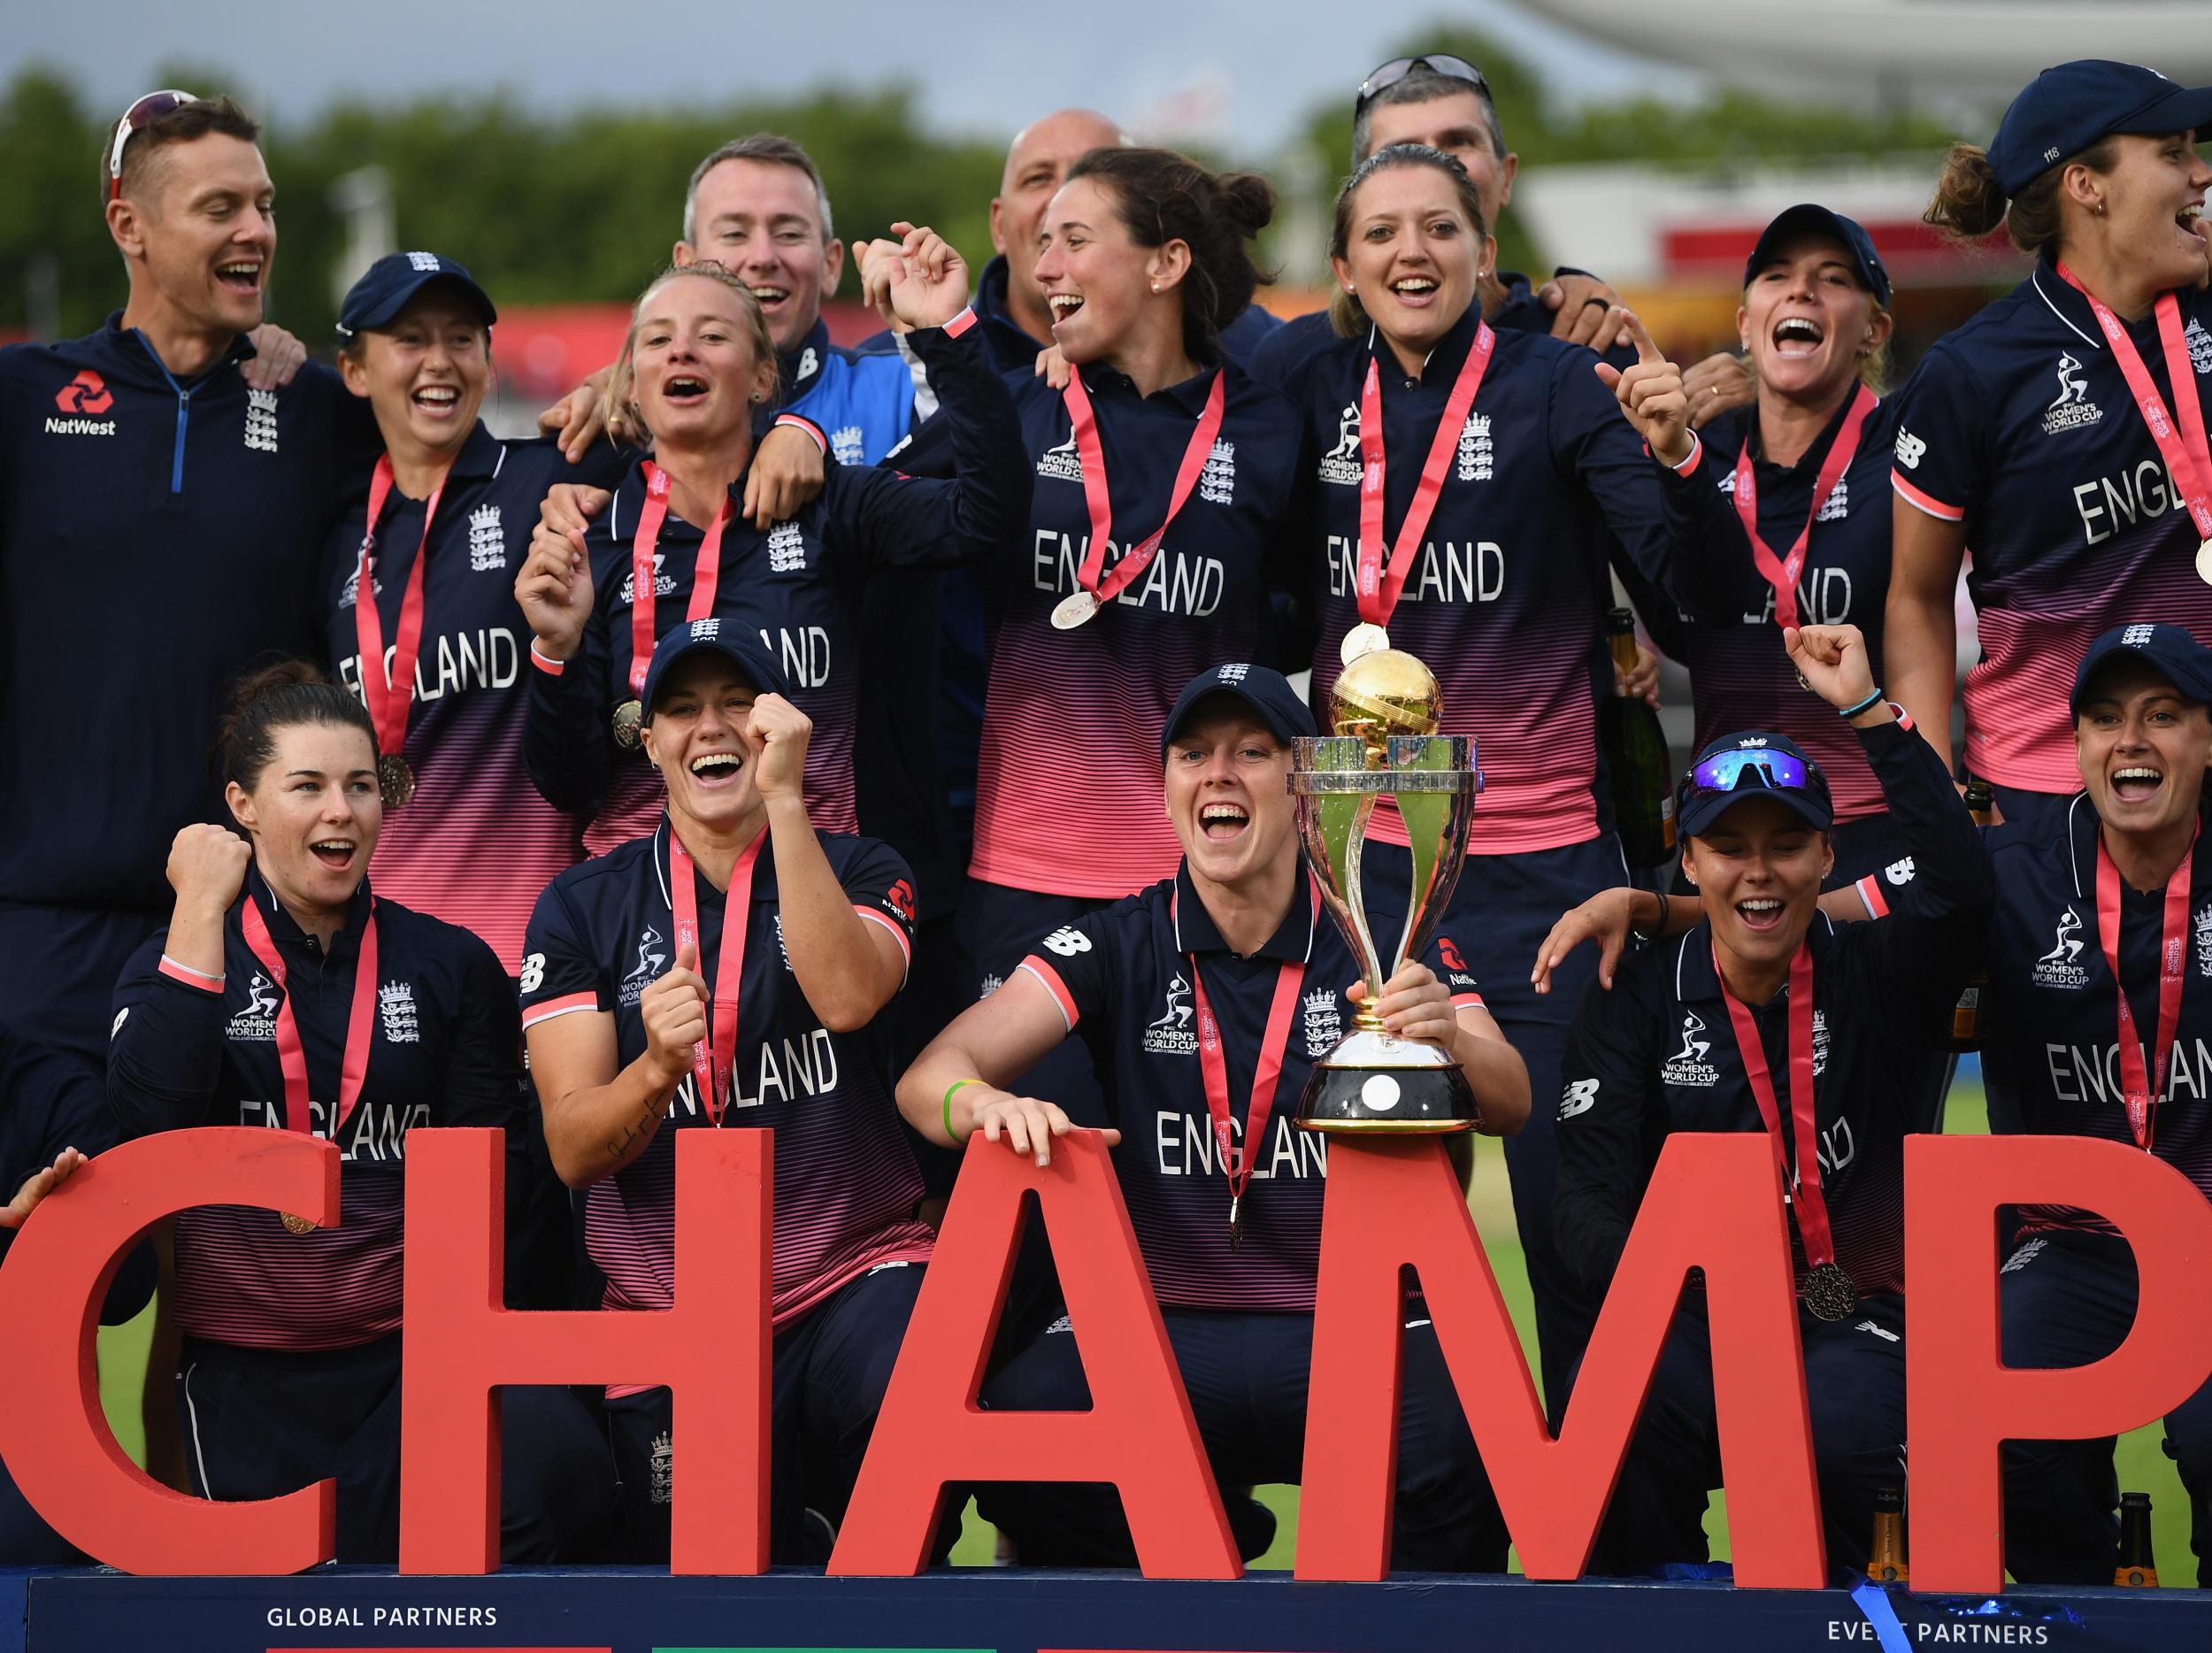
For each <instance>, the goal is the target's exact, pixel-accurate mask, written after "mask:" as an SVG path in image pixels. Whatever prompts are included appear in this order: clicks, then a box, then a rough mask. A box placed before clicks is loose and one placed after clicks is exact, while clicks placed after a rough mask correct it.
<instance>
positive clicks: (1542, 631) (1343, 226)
mask: <svg viewBox="0 0 2212 1653" xmlns="http://www.w3.org/2000/svg"><path fill="white" fill-rule="evenodd" d="M1331 251H1332V255H1333V258H1332V262H1333V267H1334V270H1335V273H1336V277H1337V281H1338V284H1339V286H1340V288H1341V289H1342V290H1341V291H1340V293H1339V294H1338V295H1337V297H1336V301H1335V319H1336V323H1337V330H1338V332H1339V333H1340V334H1343V335H1344V336H1343V337H1341V338H1340V339H1339V340H1338V341H1337V342H1335V343H1334V344H1333V345H1331V346H1330V347H1328V348H1327V349H1325V350H1320V351H1317V353H1316V354H1315V355H1313V356H1312V357H1310V358H1309V359H1308V360H1307V361H1305V362H1304V363H1303V364H1302V365H1300V367H1299V368H1298V370H1297V371H1296V372H1294V373H1293V375H1292V376H1291V378H1290V380H1289V381H1288V382H1287V383H1286V386H1285V389H1286V392H1287V393H1288V394H1289V395H1290V396H1291V398H1292V399H1293V400H1294V401H1295V402H1297V403H1298V404H1299V405H1300V407H1301V408H1302V411H1304V414H1305V416H1306V419H1307V434H1308V437H1309V440H1310V442H1311V443H1312V444H1313V445H1314V446H1315V448H1316V450H1317V453H1318V456H1319V457H1318V477H1317V488H1316V490H1315V507H1314V511H1313V513H1312V527H1311V528H1310V536H1311V537H1310V565H1309V570H1308V573H1307V575H1306V588H1307V591H1308V594H1309V596H1310V606H1311V611H1312V615H1313V618H1314V619H1317V622H1318V625H1319V636H1318V639H1317V646H1316V648H1315V650H1314V654H1313V689H1312V700H1313V703H1314V705H1315V706H1316V707H1323V706H1326V705H1327V704H1328V703H1329V701H1330V696H1331V695H1332V692H1333V688H1334V687H1335V684H1336V680H1337V677H1338V674H1339V673H1340V672H1341V671H1342V670H1343V669H1344V667H1345V665H1346V664H1347V663H1348V662H1349V661H1351V660H1353V659H1356V657H1359V656H1360V655H1362V654H1363V653H1366V652H1368V651H1370V650H1374V649H1376V648H1379V647H1382V646H1385V645H1386V643H1394V644H1396V645H1397V646H1398V647H1400V648H1402V649H1406V650H1410V651H1411V652H1412V653H1413V654H1415V655H1417V656H1419V657H1420V658H1421V659H1422V660H1424V661H1425V662H1426V663H1427V664H1428V665H1430V666H1431V667H1432V668H1433V670H1434V671H1435V673H1436V675H1437V677H1438V679H1439V680H1440V683H1441V688H1442V696H1443V703H1444V707H1445V716H1444V722H1443V727H1444V729H1445V730H1446V732H1447V733H1448V734H1459V735H1472V736H1474V737H1476V738H1477V741H1478V742H1479V753H1480V760H1481V767H1482V772H1483V792H1482V798H1481V803H1480V805H1479V808H1478V809H1477V811H1476V813H1475V819H1474V827H1473V832H1472V836H1471V841H1470V843H1469V855H1468V858H1467V862H1466V865H1465V866H1464V867H1463V870H1462V876H1461V878H1460V880H1459V887H1458V896H1457V898H1456V901H1455V904H1454V906H1453V908H1452V909H1451V911H1448V912H1447V913H1446V914H1445V916H1444V926H1445V928H1446V930H1447V931H1448V932H1452V933H1455V934H1461V935H1462V936H1463V941H1464V942H1465V944H1466V946H1467V948H1468V951H1467V955H1466V957H1467V961H1468V963H1469V965H1471V969H1472V973H1473V974H1474V976H1475V977H1476V979H1477V980H1479V981H1480V982H1481V983H1482V987H1483V991H1484V993H1485V995H1486V998H1487V1000H1488V1002H1489V1004H1490V1009H1491V1011H1492V1013H1493V1014H1494V1016H1496V1018H1497V1019H1498V1021H1499V1024H1500V1025H1501V1026H1502V1027H1503V1028H1504V1030H1505V1033H1506V1034H1507V1036H1508V1037H1509V1039H1510V1040H1511V1041H1512V1042H1513V1045H1514V1047H1515V1049H1517V1050H1519V1051H1520V1053H1521V1054H1522V1056H1523V1057H1525V1059H1526V1061H1527V1064H1528V1071H1529V1076H1530V1079H1531V1081H1532V1084H1533V1086H1534V1087H1535V1089H1536V1091H1537V1093H1538V1094H1539V1095H1540V1096H1547V1097H1548V1096H1553V1095H1555V1094H1556V1090H1557V1086H1558V1081H1559V1059H1560V1054H1561V1049H1562V1046H1563V1041H1564V1038H1565V1034H1566V1026H1565V1022H1566V1018H1567V1014H1568V1011H1569V1010H1570V1009H1571V1005H1572V1003H1573V999H1572V996H1565V997H1563V998H1560V999H1554V1000H1549V1001H1547V1000H1543V999H1540V998H1539V997H1537V996H1535V995H1534V994H1533V993H1532V992H1531V991H1530V989H1529V988H1528V986H1527V984H1526V980H1525V975H1526V965H1525V959H1526V958H1527V957H1528V954H1529V951H1530V950H1531V949H1532V947H1533V946H1534V944H1535V942H1536V940H1537V938H1538V937H1540V936H1541V935H1542V934H1544V931H1545V929H1546V928H1547V927H1548V926H1549V925H1550V923H1551V921H1552V919H1554V918H1555V917H1556V915H1557V914H1558V912H1559V911H1562V910H1563V908H1566V907H1571V906H1573V905H1574V904H1575V903H1578V902H1579V901H1581V900H1582V899H1583V898H1584V897H1585V896H1588V895H1590V894H1592V893H1593V892H1594V891H1596V890H1598V889H1601V888H1609V887H1610V886H1612V885H1615V884H1617V883H1619V882H1620V881H1621V880H1622V876H1623V873H1624V864H1623V861H1622V858H1621V854H1620V850H1619V847H1618V844H1617V841H1616V840H1615V838H1614V836H1613V834H1612V832H1611V830H1610V826H1611V823H1610V820H1609V810H1608V808H1607V807H1606V805H1605V804H1604V803H1601V799H1603V798H1605V797H1606V796H1607V794H1608V786H1607V781H1606V777H1605V773H1604V770H1603V766H1602V765H1601V763H1600V762H1599V757H1598V742H1597V720H1598V707H1599V703H1600V699H1601V696H1604V695H1606V694H1608V693H1609V692H1611V690H1612V687H1613V667H1612V663H1611V659H1610V656H1609V652H1608V649H1607V642H1606V637H1605V634H1604V630H1603V627H1602V623H1601V622H1602V618H1603V612H1604V611H1605V610H1606V609H1607V608H1608V607H1609V606H1610V604H1611V595H1610V585H1609V580H1608V577H1607V560H1608V556H1609V550H1610V548H1611V547H1612V545H1613V544H1614V542H1616V541H1617V542H1618V544H1619V545H1620V546H1621V547H1622V548H1623V549H1624V550H1625V552H1626V554H1627V556H1628V557H1629V559H1630V560H1631V561H1632V563H1633V564H1634V565H1636V567H1637V568H1638V569H1639V570H1640V571H1641V572H1642V573H1644V574H1645V575H1646V576H1647V578H1649V579H1651V580H1658V579H1659V578H1660V576H1661V574H1662V573H1663V571H1664V565H1665V564H1666V563H1667V561H1668V560H1669V559H1668V557H1667V554H1666V550H1665V546H1666V544H1667V542H1668V534H1667V529H1666V526H1665V522H1664V508H1663V501H1662V499H1661V496H1660V489H1659V479H1658V478H1657V477H1656V476H1655V474H1654V467H1653V465H1652V464H1651V461H1650V460H1649V459H1648V458H1647V457H1646V456H1645V454H1644V452H1643V450H1642V449H1641V448H1640V445H1639V443H1638V442H1637V440H1636V438H1635V435H1634V434H1633V433H1632V432H1631V431H1630V430H1629V429H1628V428H1627V427H1626V426H1625V425H1624V423H1623V422H1622V419H1621V417H1620V412H1619V409H1618V407H1617V404H1616V403H1615V401H1614V398H1613V396H1612V395H1611V394H1610V392H1609V388H1608V384H1609V381H1605V380H1602V379H1601V373H1613V370H1611V369H1609V368H1602V367H1601V365H1600V364H1599V363H1598V361H1597V358H1595V357H1594V356H1593V355H1591V353H1590V352H1589V351H1587V350H1584V349H1583V348H1581V347H1580V346H1578V345H1570V344H1566V343H1564V342H1561V341H1560V340H1557V339H1555V338H1552V337H1550V336H1549V335H1548V334H1535V333H1523V332H1495V331H1494V330H1493V329H1492V328H1491V327H1489V326H1488V325H1487V324H1486V322H1485V321H1484V320H1483V319H1482V309H1481V305H1480V304H1479V302H1478V297H1477V294H1478V289H1479V287H1480V285H1481V284H1482V282H1483V281H1484V280H1485V279H1486V277H1487V276H1488V274H1489V273H1490V270H1491V266H1492V263H1493V260H1494V245H1493V243H1492V242H1491V241H1490V239H1489V236H1488V234H1487V233H1486V228H1485V226H1484V222H1483V217H1482V210H1481V203H1480V201H1479V197H1478V196H1477V194H1476V190H1475V187H1474V185H1473V183H1472V182H1471V181H1470V180H1469V178H1468V176H1467V173H1466V171H1465V169H1464V168H1463V166H1462V165H1460V163H1459V162H1458V161H1457V160H1455V158H1452V157H1451V156H1449V155H1447V154H1445V153H1444V152H1442V151H1441V150H1432V149H1429V148H1427V147H1425V146H1422V145H1417V144H1402V145H1397V146H1394V147H1392V148H1388V149H1385V150H1379V151H1377V153H1376V154H1375V155H1373V156H1372V157H1371V158H1369V159H1368V160H1367V161H1366V162H1365V163H1364V164H1363V165H1361V167H1360V168H1359V170H1358V171H1357V172H1356V173H1353V175H1352V177H1351V180H1350V181H1348V183H1347V184H1346V185H1345V187H1344V189H1343V191H1342V192H1341V193H1340V195H1339V196H1338V197H1337V206H1336V218H1335V225H1334V229H1333V236H1332V242H1331ZM1630 327H1631V330H1632V333H1631V336H1632V337H1634V338H1635V339H1636V340H1637V341H1638V342H1639V344H1638V348H1639V351H1640V354H1643V355H1647V356H1649V355H1654V354H1655V352H1654V351H1652V350H1651V348H1650V342H1649V340H1648V339H1647V338H1645V337H1644V335H1643V331H1642V328H1641V326H1640V324H1637V323H1636V322H1635V321H1634V320H1633V319H1631V322H1630ZM1613 376H1614V378H1616V379H1617V377H1618V374H1617V373H1615V374H1614V375H1613ZM1716 498H1717V496H1716ZM1717 514H1718V511H1717V508H1716V515H1717ZM1405 843H1406V837H1405V834H1404V833H1403V832H1402V830H1399V827H1398V821H1397V819H1396V817H1395V816H1394V814H1393V813H1392V811H1389V810H1383V811H1379V812H1378V814H1377V817H1376V821H1375V839H1374V842H1371V843H1370V844H1369V846H1368V850H1367V855H1366V866H1367V871H1368V873H1369V875H1370V878H1371V882H1372V884H1373V886H1374V888H1375V892H1376V896H1377V899H1378V902H1379V904H1388V903H1390V902H1391V900H1392V896H1390V894H1389V893H1387V891H1388V887H1390V886H1392V885H1394V888H1395V890H1396V891H1397V895H1396V896H1395V900H1396V902H1397V903H1398V906H1399V910H1400V911H1403V910H1404V907H1405V905H1406V904H1407V902H1408V896H1407V894H1406V892H1407V891H1408V890H1409V888H1411V886H1412V883H1413V881H1414V880H1413V870H1412V860H1411V857H1410V856H1409V852H1408V850H1407V849H1406V848H1405V847H1404V846H1405ZM1462 914H1464V915H1467V918H1468V919H1470V920H1471V921H1469V922H1463V923H1455V919H1456V918H1457V917H1458V915H1462ZM1478 915H1479V917H1478ZM1551 1114H1552V1110H1550V1109H1549V1108H1543V1107H1540V1108H1539V1109H1538V1110H1537V1111H1536V1115H1535V1119H1534V1120H1533V1122H1532V1127H1531V1128H1530V1129H1529V1130H1528V1131H1526V1132H1525V1133H1524V1134H1522V1135H1520V1136H1519V1137H1517V1138H1516V1139H1515V1140H1514V1141H1513V1142H1511V1143H1510V1144H1509V1147H1508V1149H1507V1156H1506V1157H1507V1163H1508V1165H1509V1166H1510V1167H1511V1170H1512V1178H1513V1203H1514V1209H1515V1214H1516V1217H1517V1221H1518V1224H1519V1227H1520V1233H1521V1239H1522V1243H1523V1244H1524V1246H1525V1248H1526V1249H1527V1256H1528V1266H1529V1276H1530V1282H1531V1285H1532V1288H1533V1290H1534V1293H1535V1299H1536V1318H1537V1328H1538V1333H1539V1336H1540V1342H1541V1345H1542V1348H1541V1353H1542V1367H1543V1376H1544V1385H1545V1394H1546V1395H1547V1397H1548V1400H1549V1402H1550V1403H1551V1404H1552V1406H1553V1407H1554V1409H1555V1410H1556V1409H1557V1408H1558V1407H1559V1406H1560V1405H1562V1404H1563V1402H1564V1399H1565V1394H1566V1381H1567V1374H1568V1372H1570V1371H1571V1369H1572V1366H1573V1364H1574V1361H1575V1358H1576V1357H1577V1356H1578V1354H1579V1353H1580V1351H1581V1348H1582V1345H1583V1343H1584V1342H1586V1340H1587V1338H1588V1335H1589V1327H1590V1325H1591V1323H1592V1319H1593V1314H1594V1311H1592V1310H1591V1309H1590V1308H1589V1307H1588V1306H1587V1305H1586V1304H1584V1303H1581V1302H1580V1301H1579V1299H1578V1295H1577V1294H1576V1291H1575V1288H1574V1286H1573V1283H1572V1281H1571V1279H1570V1278H1569V1277H1568V1276H1567V1274H1566V1272H1565V1271H1564V1270H1563V1268H1562V1267H1561V1266H1560V1263H1559V1259H1558V1256H1557V1253H1556V1251H1555V1249H1554V1246H1553V1243H1552V1221H1551V1206H1552V1187H1553V1181H1554V1155H1553V1147H1552V1130H1551Z"/></svg>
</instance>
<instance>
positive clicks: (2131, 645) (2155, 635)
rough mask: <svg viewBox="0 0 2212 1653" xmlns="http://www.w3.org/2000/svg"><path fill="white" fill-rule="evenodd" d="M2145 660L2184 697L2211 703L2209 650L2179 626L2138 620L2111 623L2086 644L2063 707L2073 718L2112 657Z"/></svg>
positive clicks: (2211, 686) (2211, 676) (2210, 657)
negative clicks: (2102, 633)
mask: <svg viewBox="0 0 2212 1653" xmlns="http://www.w3.org/2000/svg"><path fill="white" fill-rule="evenodd" d="M2119 655H2128V656H2131V657H2134V658H2136V659H2139V660H2143V661H2147V663H2148V664H2149V665H2150V666H2151V668H2152V669H2153V670H2154V671H2156V672H2158V673H2160V674H2161V675H2162V676H2163V677H2164V678H2165V680H2167V681H2168V682H2170V683H2171V684H2172V685H2173V686H2174V687H2175V688H2177V689H2179V690H2180V691H2181V693H2182V696H2183V697H2184V698H2185V699H2188V700H2194V701H2201V702H2203V703H2206V704H2208V705H2212V649H2207V648H2206V647H2205V646H2204V645H2203V644H2202V643H2200V642H2198V641H2197V640H2196V638H2195V637H2194V636H2193V634H2191V633H2190V632H2188V631H2187V630H2185V628H2184V627H2179V626H2167V625H2150V624H2143V623H2138V624H2136V625H2133V626H2115V627H2113V628H2112V629H2111V630H2110V631H2108V632H2107V633H2105V634H2104V635H2103V636H2101V637H2100V638H2098V639H2097V641H2096V642H2093V643H2091V644H2090V645H2089V652H2088V653H2087V654H2085V655H2084V656H2082V657H2081V666H2080V669H2079V670H2078V671H2076V672H2075V673H2074V692H2073V694H2072V695H2071V696H2069V697H2068V700H2067V708H2068V710H2069V711H2071V712H2072V713H2073V715H2074V716H2075V717H2077V718H2078V717H2080V716H2081V709H2082V707H2083V706H2084V705H2085V704H2086V703H2088V699H2089V690H2090V688H2091V686H2092V680H2093V679H2094V678H2095V677H2096V675H2097V673H2100V672H2101V671H2102V670H2104V668H2105V666H2106V665H2108V663H2110V662H2111V661H2112V660H2113V659H2114V658H2115V657H2116V656H2119Z"/></svg>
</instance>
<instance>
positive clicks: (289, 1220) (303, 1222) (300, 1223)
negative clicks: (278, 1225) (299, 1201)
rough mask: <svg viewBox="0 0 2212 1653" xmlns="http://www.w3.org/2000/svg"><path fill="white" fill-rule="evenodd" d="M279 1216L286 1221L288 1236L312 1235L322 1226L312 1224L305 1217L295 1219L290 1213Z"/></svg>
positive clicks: (281, 1213)
mask: <svg viewBox="0 0 2212 1653" xmlns="http://www.w3.org/2000/svg"><path fill="white" fill-rule="evenodd" d="M279 1214H280V1216H282V1217H283V1219H284V1232H285V1233H286V1234H313V1233H314V1232H315V1230H316V1229H317V1228H319V1227H320V1226H321V1225H320V1224H319V1223H311V1222H310V1221H308V1220H307V1219H306V1218H304V1217H295V1216H293V1215H292V1213H291V1212H289V1211H283V1212H280V1213H279Z"/></svg>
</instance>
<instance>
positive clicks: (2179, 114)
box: [1989, 58, 2212, 196]
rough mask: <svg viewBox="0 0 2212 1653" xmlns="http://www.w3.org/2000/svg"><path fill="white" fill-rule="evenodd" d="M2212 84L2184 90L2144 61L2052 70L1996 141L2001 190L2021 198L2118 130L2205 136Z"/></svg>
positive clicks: (2083, 63) (2014, 110) (2032, 85)
mask: <svg viewBox="0 0 2212 1653" xmlns="http://www.w3.org/2000/svg"><path fill="white" fill-rule="evenodd" d="M2207 127H2212V87H2198V88H2194V89H2191V88H2187V87H2183V86H2177V85H2176V84H2175V83H2174V82H2173V81H2170V80H2168V79H2167V78H2166V77H2165V76H2164V75H2162V74H2161V73H2158V72H2157V71H2156V70H2154V69H2146V68H2144V67H2143V66H2142V65H2139V64H2133V63H2111V62H2108V61H2107V60H2106V59H2104V58H2078V59H2077V60H2076V61H2074V62H2072V63H2062V64H2060V65H2058V66H2057V67H2056V68H2054V69H2046V70H2044V71H2043V73H2040V74H2039V75H2037V76H2036V77H2035V79H2034V80H2032V81H2029V82H2028V83H2027V85H2026V86H2025V87H2024V88H2023V89H2022V90H2021V93H2020V96H2017V97H2016V98H2014V99H2013V100H2012V106H2011V107H2010V108H2009V109H2008V110H2006V111H2005V118H2004V119H2002V120H2001V121H2000V122H1998V124H1997V135H1996V136H1995V137H1993V138H1992V139H1991V140H1990V141H1989V165H1990V170H1991V171H1992V172H1993V173H1996V175H1997V188H2000V189H2001V190H2003V191H2004V192H2005V194H2006V195H2008V196H2016V195H2018V194H2019V193H2020V192H2021V191H2022V190H2023V189H2024V188H2027V187H2028V186H2029V185H2030V184H2032V183H2033V182H2034V181H2036V179H2037V178H2038V177H2039V176H2041V175H2042V174H2043V173H2045V172H2047V171H2048V170H2049V169H2050V168H2052V167H2054V166H2055V165H2058V164H2059V163H2060V162H2061V161H2063V160H2066V159H2067V158H2070V157H2072V156H2076V155H2078V154H2080V153H2081V152H2082V151H2083V150H2085V149H2087V148H2089V147H2090V146H2091V145H2092V144H2093V143H2095V142H2097V141H2098V140H2099V139H2101V138H2108V137H2110V136H2111V135H2113V134H2114V133H2116V132H2147V133H2161V132H2185V131H2192V130H2193V131H2196V132H2198V133H2203V132H2204V131H2205V129H2206V128H2207Z"/></svg>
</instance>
